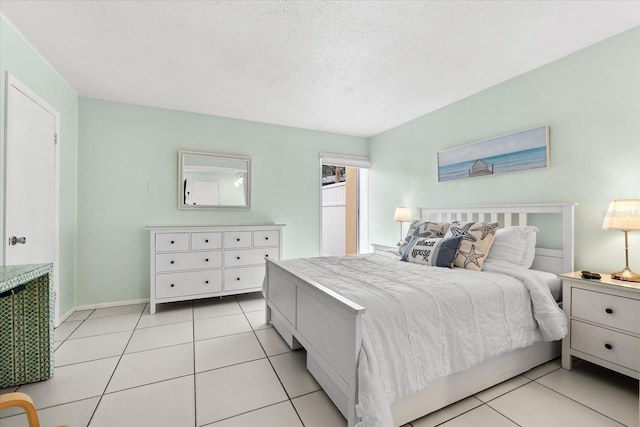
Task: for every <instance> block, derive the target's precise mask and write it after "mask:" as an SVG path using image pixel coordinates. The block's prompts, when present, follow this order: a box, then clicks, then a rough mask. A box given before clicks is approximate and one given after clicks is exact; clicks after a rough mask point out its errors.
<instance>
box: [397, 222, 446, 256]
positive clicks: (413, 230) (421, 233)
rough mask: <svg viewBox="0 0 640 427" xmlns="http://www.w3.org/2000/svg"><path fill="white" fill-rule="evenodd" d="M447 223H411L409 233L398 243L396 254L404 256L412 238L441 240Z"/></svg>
mask: <svg viewBox="0 0 640 427" xmlns="http://www.w3.org/2000/svg"><path fill="white" fill-rule="evenodd" d="M449 225H450V224H449V223H447V222H429V221H420V220H415V221H412V222H411V224H410V225H409V231H407V235H406V236H405V238H404V240H402V241H401V242H400V245H399V246H398V254H399V255H400V256H402V255H404V252H405V251H406V249H407V248H408V246H409V243H410V242H411V239H412V238H413V237H434V238H436V237H439V238H443V237H444V235H445V234H446V232H447V230H448V229H449Z"/></svg>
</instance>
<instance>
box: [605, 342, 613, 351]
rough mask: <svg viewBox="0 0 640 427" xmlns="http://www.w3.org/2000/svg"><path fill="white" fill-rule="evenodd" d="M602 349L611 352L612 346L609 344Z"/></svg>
mask: <svg viewBox="0 0 640 427" xmlns="http://www.w3.org/2000/svg"><path fill="white" fill-rule="evenodd" d="M604 348H606V349H607V350H611V349H612V348H613V346H612V345H611V344H609V343H607V344H605V345H604Z"/></svg>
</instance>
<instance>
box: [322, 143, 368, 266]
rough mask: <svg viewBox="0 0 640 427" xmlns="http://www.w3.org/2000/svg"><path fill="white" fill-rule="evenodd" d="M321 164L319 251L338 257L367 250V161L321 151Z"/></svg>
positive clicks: (325, 254)
mask: <svg viewBox="0 0 640 427" xmlns="http://www.w3.org/2000/svg"><path fill="white" fill-rule="evenodd" d="M320 167H321V174H320V178H321V182H320V187H321V232H320V236H321V239H320V241H321V247H320V254H321V255H322V256H340V255H353V254H358V253H364V252H369V236H368V221H367V219H368V212H367V208H368V186H367V184H368V167H369V160H368V159H367V158H366V157H356V156H344V155H339V154H328V153H322V154H321V156H320Z"/></svg>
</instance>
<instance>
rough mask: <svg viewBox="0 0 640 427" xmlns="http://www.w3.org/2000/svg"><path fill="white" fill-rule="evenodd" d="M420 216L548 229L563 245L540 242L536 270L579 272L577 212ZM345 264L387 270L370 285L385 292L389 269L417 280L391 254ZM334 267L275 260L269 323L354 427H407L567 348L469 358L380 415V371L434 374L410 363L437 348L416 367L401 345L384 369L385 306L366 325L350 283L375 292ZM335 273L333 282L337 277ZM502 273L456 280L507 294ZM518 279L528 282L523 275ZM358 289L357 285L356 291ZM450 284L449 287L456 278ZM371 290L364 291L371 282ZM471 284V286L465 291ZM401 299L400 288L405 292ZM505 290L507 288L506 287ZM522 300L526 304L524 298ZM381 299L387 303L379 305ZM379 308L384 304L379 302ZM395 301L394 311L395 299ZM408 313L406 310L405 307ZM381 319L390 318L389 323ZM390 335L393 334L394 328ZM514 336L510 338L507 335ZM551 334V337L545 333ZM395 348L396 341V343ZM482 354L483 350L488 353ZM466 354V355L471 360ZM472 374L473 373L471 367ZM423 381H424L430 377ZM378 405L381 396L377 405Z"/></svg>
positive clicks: (468, 210) (491, 210) (519, 209)
mask: <svg viewBox="0 0 640 427" xmlns="http://www.w3.org/2000/svg"><path fill="white" fill-rule="evenodd" d="M419 212H420V219H421V220H423V221H435V222H452V221H477V222H483V221H487V222H493V223H495V222H498V223H500V226H501V227H509V226H512V225H518V226H525V225H528V224H531V223H535V225H536V226H538V227H540V228H543V227H544V228H548V229H549V230H551V234H553V236H552V237H555V238H556V239H555V240H556V241H555V242H553V244H550V245H548V246H553V247H551V248H549V247H542V246H544V242H545V240H546V239H542V240H541V241H542V244H540V245H537V246H536V248H535V258H534V260H533V265H532V266H531V269H534V270H538V271H542V272H547V273H554V274H557V273H562V272H567V271H573V255H574V254H573V250H574V249H573V233H574V225H573V223H574V205H573V204H569V203H561V204H537V205H500V206H478V207H461V208H443V209H440V208H437V209H436V208H423V209H419ZM547 234H549V233H547ZM558 237H560V238H558ZM551 240H553V239H551ZM344 258H345V259H344V260H340V259H335V260H333V261H335V262H337V263H338V264H341V263H349V264H353V265H354V266H353V267H349V268H355V270H356V271H357V270H358V269H360V270H361V272H364V271H365V270H367V269H368V266H369V265H370V262H373V261H375V262H376V263H377V264H380V265H382V266H381V267H375V268H380V269H381V270H380V271H378V272H375V271H374V272H373V273H372V274H371V277H370V278H369V279H366V280H371V281H376V277H378V282H380V281H384V280H389V278H390V277H391V276H390V273H389V268H392V267H391V266H392V265H397V266H400V267H401V268H400V269H401V270H402V269H406V270H407V271H406V272H404V273H403V274H404V275H405V276H407V277H413V276H412V275H414V276H415V271H413V270H411V269H412V268H413V267H411V266H405V264H407V263H401V262H400V261H399V260H396V259H393V260H392V259H390V258H389V255H388V254H387V255H384V256H383V255H382V254H379V255H377V258H376V256H371V257H368V258H367V257H359V258H358V257H351V258H350V257H344ZM374 258H375V259H374ZM327 262H328V260H326V259H322V258H318V259H315V260H314V261H313V262H312V261H311V260H309V261H304V260H298V261H297V260H287V261H274V260H270V259H267V272H266V277H265V282H264V288H263V293H264V295H265V299H266V305H267V310H266V316H267V322H269V323H271V324H272V325H273V326H274V327H275V329H276V330H277V331H278V333H279V334H280V335H281V336H282V337H283V338H284V340H285V341H286V342H287V344H288V345H289V346H290V347H291V348H294V349H295V348H299V347H304V348H305V350H306V351H307V369H308V370H309V371H310V372H311V374H312V375H313V376H314V377H315V379H316V380H317V381H318V383H319V384H320V385H321V386H322V388H323V389H324V391H325V392H326V394H327V395H328V396H329V398H330V399H331V400H332V401H333V403H334V404H335V405H336V407H337V408H338V409H339V410H340V412H341V413H342V414H343V415H344V417H345V418H346V420H347V423H348V425H349V427H354V426H357V425H366V426H388V425H395V426H400V425H403V424H405V423H407V422H409V421H412V420H414V419H417V418H419V417H421V416H423V415H426V414H428V413H430V412H433V411H436V410H438V409H440V408H442V407H445V406H447V405H449V404H451V403H453V402H456V401H458V400H460V399H463V398H465V397H468V396H470V395H472V394H475V393H477V392H479V391H481V390H484V389H486V388H488V387H491V386H493V385H495V384H498V383H500V382H502V381H505V380H507V379H509V378H512V377H514V376H516V375H519V374H521V373H523V372H526V371H527V370H529V369H531V368H533V367H535V366H538V365H540V364H542V363H544V362H546V361H549V360H551V359H553V358H555V357H557V356H558V355H559V354H560V342H559V341H558V339H559V338H561V336H560V335H559V332H555V334H556V335H555V336H553V339H552V340H551V341H545V340H540V339H538V338H536V339H532V338H531V337H526V338H525V342H526V345H525V346H522V345H520V344H519V345H520V346H518V345H515V347H517V348H515V349H514V350H509V351H502V352H498V354H491V352H485V353H486V354H485V356H486V357H484V356H483V357H478V356H475V355H470V356H469V357H467V356H465V357H461V361H460V362H459V363H458V366H457V368H456V369H453V372H451V373H446V374H445V375H437V373H436V375H435V377H429V378H427V379H421V380H420V381H411V384H410V385H408V386H406V387H405V385H404V384H403V382H402V381H398V384H401V386H402V392H398V393H396V394H395V395H394V393H395V391H397V390H396V389H392V390H393V391H394V393H391V394H392V395H393V397H392V398H391V399H389V398H388V396H387V399H388V400H390V401H389V402H385V404H384V405H380V402H381V400H380V398H381V396H380V391H381V390H383V391H385V392H387V393H388V390H389V389H388V388H385V387H387V383H386V382H385V381H383V380H380V379H378V378H377V377H376V375H378V374H379V373H380V372H379V370H378V371H376V369H372V368H371V366H374V365H375V367H378V366H381V367H383V368H384V367H387V368H389V367H393V366H394V365H396V364H397V366H399V367H400V368H401V369H404V367H405V366H407V367H410V366H413V369H415V366H422V367H426V368H427V369H425V370H429V369H428V368H429V366H427V365H424V362H423V361H422V362H420V361H418V362H420V363H422V364H420V363H418V362H415V363H413V362H412V360H409V359H411V358H420V357H422V356H421V353H423V352H424V351H425V350H429V349H430V348H431V347H429V346H424V345H422V347H420V349H421V351H418V352H416V353H415V354H417V356H415V355H413V353H412V355H411V357H407V356H405V351H404V349H403V350H402V351H395V352H394V351H393V344H392V345H391V346H390V347H391V350H390V351H391V353H395V356H389V357H387V360H385V361H384V362H386V364H385V363H379V361H378V360H376V357H379V358H380V359H384V357H382V356H380V355H377V356H376V355H375V354H376V352H375V351H373V350H375V349H376V347H375V346H373V345H371V342H372V340H373V341H376V338H375V337H376V335H375V334H376V333H380V331H382V333H385V331H384V330H378V331H377V332H376V331H374V329H375V328H373V327H372V326H371V325H372V324H375V322H373V320H372V319H376V317H375V315H374V314H375V313H379V312H378V311H376V310H380V307H379V306H382V305H385V304H376V303H373V302H372V303H370V304H371V307H370V309H371V310H370V311H371V312H370V313H369V314H368V315H367V317H366V318H364V317H363V316H365V313H367V307H365V306H362V305H360V304H358V303H356V302H354V301H353V299H357V298H354V297H353V296H352V297H349V296H348V295H351V289H350V288H349V284H350V283H351V284H352V285H353V288H354V289H355V288H356V287H358V286H360V287H362V286H364V288H363V289H365V291H364V292H367V291H366V289H367V287H366V286H368V285H367V284H366V283H365V284H359V283H356V282H360V281H361V280H360V277H363V276H360V275H359V274H355V273H354V274H353V275H350V273H347V272H342V271H341V270H334V268H338V267H334V265H333V264H332V265H329V264H326V263H327ZM393 263H397V264H393ZM325 264H326V265H325ZM492 269H493V270H495V268H489V270H492ZM435 270H437V274H436V275H437V276H438V275H439V277H440V278H439V280H443V277H444V274H445V270H449V269H435ZM435 270H434V271H435ZM455 270H459V269H452V270H449V271H450V272H454V271H455ZM323 271H325V272H327V276H329V275H333V276H334V280H335V281H337V282H340V284H339V286H338V285H336V286H333V284H332V286H327V283H325V282H326V281H325V278H324V277H323V276H322V275H321V274H324V273H322V272H323ZM329 272H331V274H329ZM460 273H461V272H460V271H458V272H456V273H455V274H458V275H460ZM502 273H503V272H501V271H500V269H498V270H495V271H493V272H491V271H489V272H486V273H483V272H471V273H465V274H466V275H465V274H462V278H456V279H451V280H460V281H461V283H462V282H464V281H465V280H466V278H468V277H470V276H474V275H475V276H474V277H480V276H481V275H483V274H484V276H483V279H484V277H485V276H486V277H489V279H486V280H489V281H490V282H491V283H492V284H494V282H495V286H496V288H497V287H498V286H502V285H501V284H500V285H499V284H498V282H499V281H500V280H502V279H500V280H498V276H500V274H502ZM504 273H505V276H506V275H507V274H506V273H509V272H504ZM385 274H386V275H385ZM518 275H520V273H519V272H518ZM522 275H524V276H526V277H525V278H527V277H529V274H528V273H526V272H525V273H522ZM525 278H520V279H518V280H522V282H523V283H525V282H526V283H528V282H531V281H532V280H531V279H527V280H525ZM350 280H351V282H349V281H350ZM403 280H405V279H403ZM406 280H408V279H406ZM445 280H449V279H448V278H447V279H445ZM504 280H505V283H507V284H509V283H511V282H512V281H513V280H515V279H513V278H511V277H509V278H506V279H504ZM362 281H365V279H363V280H362ZM389 281H391V280H389ZM403 283H404V282H403ZM407 283H408V285H407V286H408V287H407V289H410V290H411V289H414V288H415V286H413V284H412V283H411V282H407ZM463 284H464V283H462V284H461V285H460V286H462V285H463ZM378 286H379V287H380V286H382V287H384V286H385V285H384V284H380V283H378ZM492 286H493V285H492ZM505 286H507V285H505ZM509 286H512V285H509ZM394 289H395V288H394ZM398 289H400V288H399V287H398ZM468 289H471V288H465V290H462V291H461V292H462V293H465V292H466V293H467V294H468V293H469V291H468ZM504 289H507V288H506V287H505V288H504ZM504 289H503V288H500V289H499V290H497V291H496V292H498V293H500V294H504V293H505V291H504ZM527 289H529V291H530V293H531V295H532V296H533V295H534V292H533V291H532V290H531V288H530V287H529V285H528V284H527ZM354 292H355V291H354ZM398 292H399V291H398ZM509 292H510V291H509ZM519 292H520V293H521V294H522V291H519ZM536 292H537V291H536ZM418 293H420V292H417V293H416V295H417V294H418ZM345 295H347V296H345ZM353 295H356V294H353ZM377 298H381V297H379V296H378V297H377ZM370 301H374V302H375V301H376V300H375V297H374V299H371V300H370ZM378 301H380V300H378ZM389 301H391V299H390V300H389ZM398 304H400V305H402V304H405V305H406V303H400V302H399V303H398ZM389 305H393V304H389ZM400 305H399V306H400ZM525 305H526V304H525ZM529 305H530V306H532V307H533V308H532V310H533V311H536V303H535V301H533V302H530V303H529ZM374 306H375V307H374ZM402 306H403V307H404V305H402ZM505 307H507V308H505V310H506V309H508V308H509V307H510V304H505ZM374 308H375V310H374ZM554 308H555V309H557V306H554ZM544 310H547V308H543V309H537V311H538V313H537V314H536V315H539V313H540V312H541V311H544ZM547 311H549V310H547ZM551 311H553V310H551ZM487 312H492V310H487ZM372 313H373V314H372ZM407 313H409V314H410V315H411V316H415V317H416V318H417V315H416V314H415V313H414V310H413V309H410V310H404V315H406V314H407ZM425 313H426V311H425ZM377 315H379V316H382V314H377ZM392 315H393V314H392ZM508 316H512V317H513V318H514V319H515V320H519V319H518V318H517V314H506V315H504V317H508ZM450 318H451V317H449V319H450ZM417 319H418V320H415V319H414V320H413V322H414V323H415V322H418V323H419V318H417ZM363 320H364V321H363ZM536 321H537V324H539V325H540V327H541V329H542V326H543V324H545V323H546V321H542V320H539V319H538V318H537V317H536ZM430 322H431V321H430ZM434 322H435V323H438V322H439V321H438V320H437V319H436V320H434V321H433V322H431V323H429V322H425V324H427V325H431V324H433V323H434ZM377 323H380V322H377ZM412 324H413V323H412ZM389 327H390V328H391V326H389ZM498 329H499V328H498ZM505 329H508V328H506V327H505ZM410 333H411V330H410V331H409V334H410ZM505 334H506V336H511V335H513V333H512V332H510V331H507V332H505ZM509 334H511V335H509ZM542 334H543V335H544V333H542ZM372 337H373V338H372ZM389 337H395V332H394V333H389ZM527 340H528V341H527ZM381 341H385V339H377V342H381ZM390 341H393V339H391V340H390ZM498 341H499V339H498ZM412 342H413V341H412ZM416 342H417V341H416ZM441 345H442V344H441V343H440V344H438V345H433V346H432V347H433V348H437V347H439V346H441ZM479 345H480V346H482V345H484V344H479ZM385 351H386V350H385ZM459 354H461V355H465V352H461V353H459ZM372 355H373V356H372ZM398 355H400V356H398ZM393 357H396V358H400V359H402V358H403V357H404V358H405V359H407V360H409V361H408V362H407V360H399V359H397V360H394V359H393ZM462 359H464V360H462ZM476 359H477V360H476ZM374 362H375V363H374ZM412 363H413V364H412ZM442 363H444V364H445V365H447V367H449V365H454V364H455V363H454V362H450V361H449V360H446V361H444V362H442ZM465 364H466V365H465ZM469 364H470V366H467V365H469ZM369 365H371V366H369ZM414 365H415V366H414ZM461 367H462V368H461ZM434 369H435V370H436V371H437V370H438V369H436V368H434ZM369 372H373V374H369ZM443 372H444V371H443ZM415 374H416V375H418V376H420V375H421V372H417V373H415ZM403 375H404V371H403ZM380 376H381V377H384V378H383V379H385V380H386V379H387V376H388V377H391V378H392V377H393V373H391V374H389V373H387V372H384V375H382V374H381V375H380ZM370 377H371V378H370ZM380 384H383V385H384V386H385V387H380ZM425 384H426V385H425ZM407 390H409V391H407ZM376 395H378V396H377V397H376ZM372 396H373V397H372ZM376 399H377V400H376ZM378 406H383V408H382V409H381V411H380V413H378V412H376V411H377V407H378ZM387 406H388V407H387Z"/></svg>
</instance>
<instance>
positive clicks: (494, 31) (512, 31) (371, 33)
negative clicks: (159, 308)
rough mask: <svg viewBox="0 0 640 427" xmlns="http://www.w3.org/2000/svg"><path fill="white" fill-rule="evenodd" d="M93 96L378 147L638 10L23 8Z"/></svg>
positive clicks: (504, 6) (535, 4)
mask: <svg viewBox="0 0 640 427" xmlns="http://www.w3.org/2000/svg"><path fill="white" fill-rule="evenodd" d="M0 10H1V11H2V13H3V14H4V15H5V16H6V17H7V18H8V19H9V21H10V22H12V23H13V24H14V25H15V27H17V29H18V30H19V31H20V32H22V34H24V36H25V37H26V39H27V40H28V41H29V42H30V43H31V44H32V45H33V46H35V48H36V49H37V50H38V51H39V52H40V53H41V54H42V55H43V56H44V57H45V58H46V59H47V60H48V61H49V62H50V63H51V65H52V66H53V67H54V68H55V69H56V70H57V71H58V73H59V74H60V75H61V76H62V77H63V78H64V79H65V80H66V81H67V82H68V83H69V84H70V85H71V86H72V87H73V88H74V89H75V90H76V91H77V92H78V94H79V95H81V96H86V97H92V98H100V99H106V100H113V101H119V102H126V103H133V104H141V105H149V106H155V107H162V108H169V109H175V110H184V111H191V112H198V113H204V114H211V115H216V116H224V117H234V118H240V119H246V120H253V121H258V122H265V123H275V124H281V125H287V126H293V127H299V128H305V129H314V130H321V131H328V132H335V133H339V134H345V135H356V136H364V137H368V136H371V135H375V134H378V133H380V132H382V131H384V130H387V129H390V128H392V127H395V126H398V125H400V124H402V123H405V122H407V121H410V120H412V119H414V118H416V117H419V116H421V115H424V114H426V113H429V112H431V111H434V110H436V109H438V108H441V107H443V106H445V105H447V104H450V103H452V102H454V101H456V100H459V99H461V98H464V97H466V96H469V95H471V94H473V93H476V92H479V91H481V90H483V89H486V88H488V87H491V86H493V85H495V84H497V83H500V82H503V81H505V80H508V79H510V78H512V77H515V76H517V75H519V74H522V73H525V72H527V71H529V70H532V69H534V68H536V67H539V66H541V65H543V64H546V63H549V62H551V61H553V60H555V59H558V58H560V57H562V56H565V55H567V54H570V53H572V52H575V51H576V50H579V49H582V48H584V47H586V46H589V45H591V44H594V43H596V42H598V41H600V40H603V39H605V38H607V37H610V36H612V35H614V34H617V33H619V32H621V31H624V30H626V29H628V28H631V27H633V26H636V25H639V24H640V2H638V1H553V2H552V1H423V2H415V1H414V2H404V1H377V2H373V1H361V2H355V1H352V2H340V1H333V2H329V1H305V2H302V1H301V2H293V1H288V2H285V1H260V2H253V1H51V0H48V1H13V0H2V1H1V2H0Z"/></svg>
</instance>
